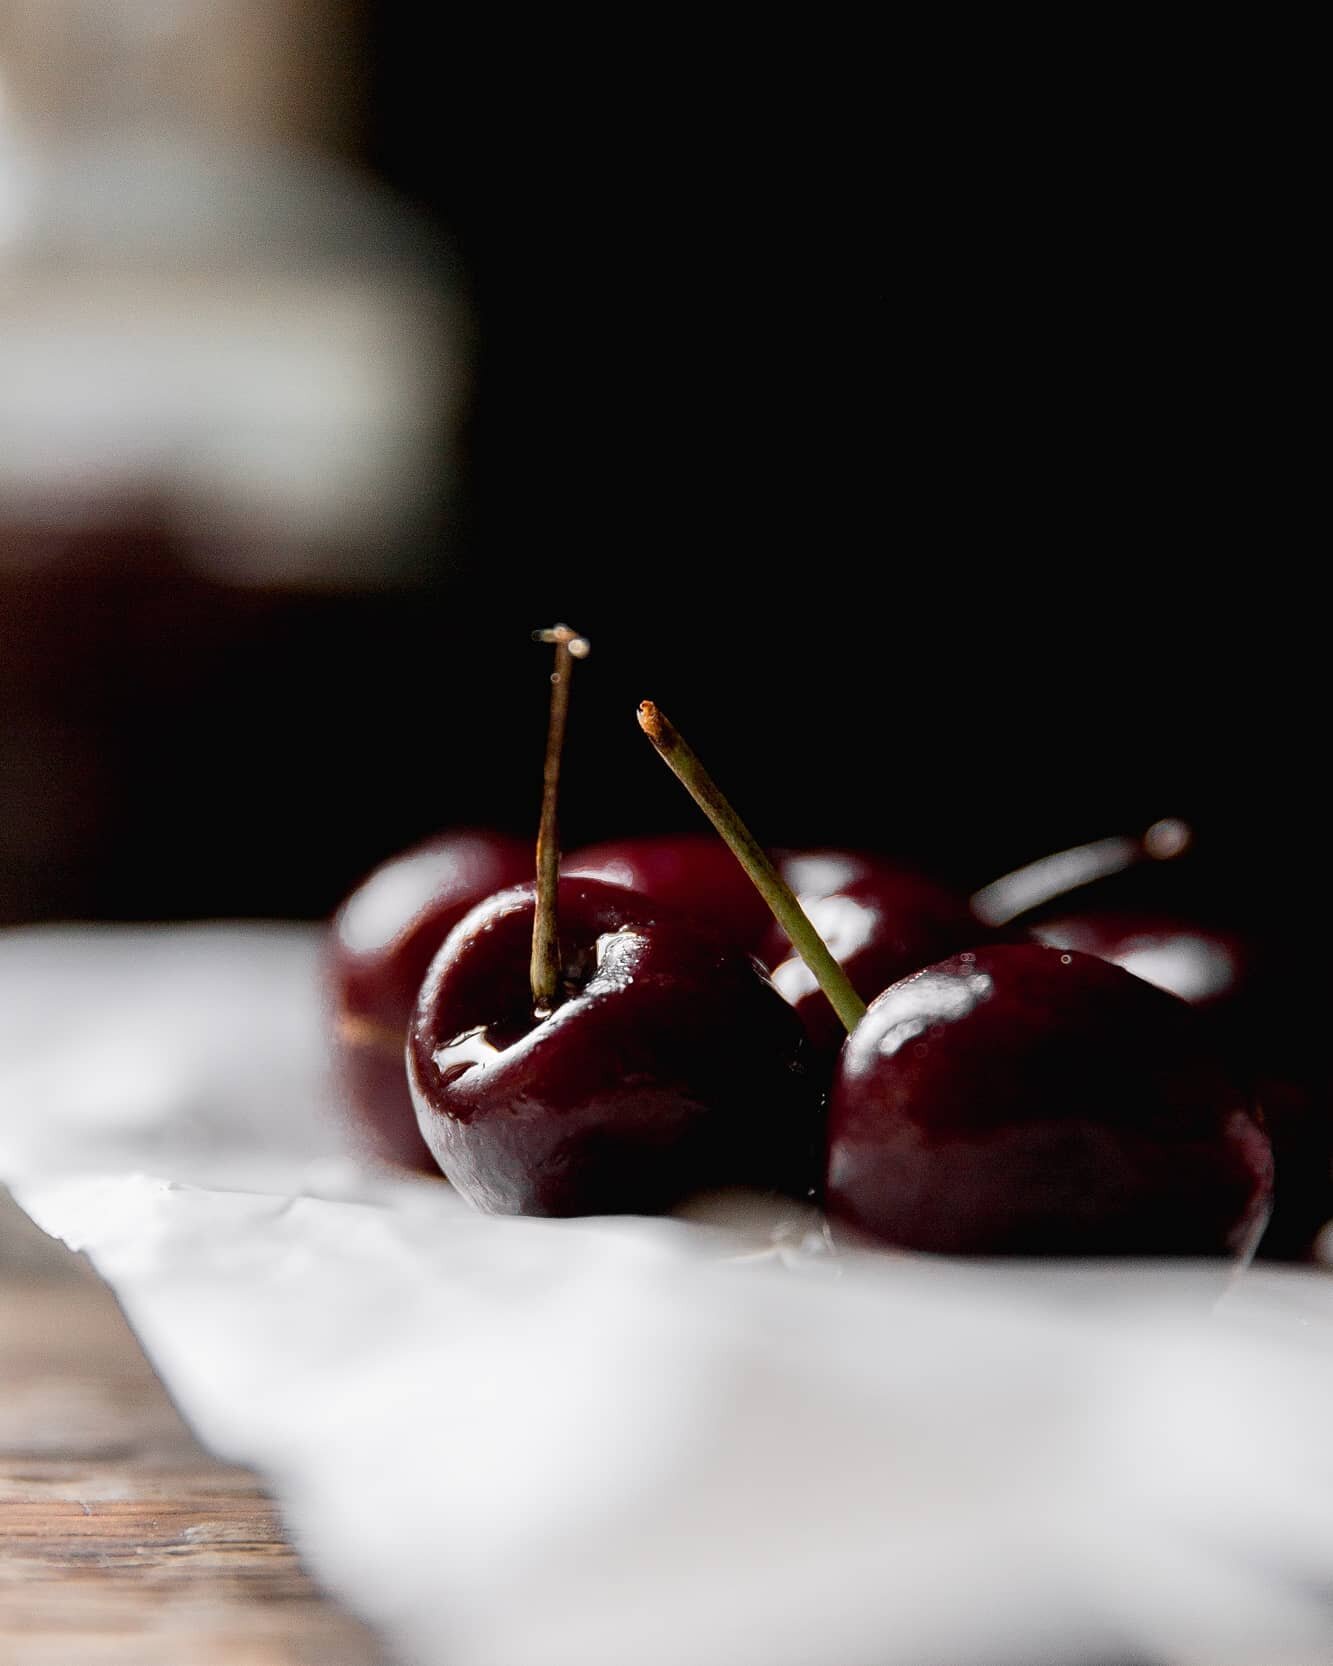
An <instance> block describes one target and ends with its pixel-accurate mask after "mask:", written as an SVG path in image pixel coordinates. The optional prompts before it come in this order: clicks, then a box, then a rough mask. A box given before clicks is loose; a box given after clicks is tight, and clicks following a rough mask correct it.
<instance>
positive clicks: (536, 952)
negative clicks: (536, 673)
mask: <svg viewBox="0 0 1333 1666" xmlns="http://www.w3.org/2000/svg"><path fill="white" fill-rule="evenodd" d="M533 640H534V641H536V642H550V643H554V645H555V669H554V670H553V671H552V672H551V721H550V724H549V726H548V728H547V731H546V760H545V763H544V765H543V767H542V813H541V821H540V822H539V824H538V827H537V906H536V913H535V915H534V916H533V922H532V961H531V968H530V978H531V983H532V1005H533V1010H534V1012H536V1013H537V1014H538V1015H539V1016H545V1015H546V1014H547V1013H549V1012H551V1011H552V1010H553V1009H554V1008H555V1007H556V1006H557V1005H558V1004H559V1000H560V985H561V978H560V922H559V919H558V916H557V912H556V893H557V890H558V888H559V883H560V834H559V829H558V826H557V820H556V808H557V798H558V794H559V788H560V755H561V753H562V752H563V750H564V744H565V725H566V723H567V722H568V720H569V685H570V680H571V673H572V672H573V669H574V661H575V660H576V659H587V657H588V653H589V650H590V648H591V644H590V643H589V641H588V639H587V637H585V636H580V635H579V633H578V632H577V631H576V630H571V629H570V627H569V626H568V625H553V626H552V627H551V629H550V630H544V631H534V632H533Z"/></svg>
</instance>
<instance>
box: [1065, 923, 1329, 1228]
mask: <svg viewBox="0 0 1333 1666" xmlns="http://www.w3.org/2000/svg"><path fill="white" fill-rule="evenodd" d="M1033 936H1034V937H1037V938H1038V939H1039V940H1040V941H1042V942H1044V943H1049V944H1053V945H1054V946H1055V947H1057V948H1064V949H1077V950H1081V951H1083V952H1085V953H1088V954H1095V955H1097V956H1099V957H1100V958H1101V959H1103V960H1109V961H1113V962H1114V963H1115V964H1116V965H1117V966H1123V967H1124V968H1125V970H1126V971H1128V972H1134V973H1135V974H1137V976H1139V977H1141V978H1146V979H1147V980H1148V982H1149V983H1155V984H1156V985H1157V986H1158V987H1159V988H1161V989H1168V990H1170V991H1171V993H1172V994H1174V995H1178V996H1180V998H1181V999H1182V1000H1185V1001H1188V1002H1189V1003H1190V1005H1191V1006H1194V1007H1197V1008H1199V1010H1200V1011H1201V1012H1202V1013H1203V1014H1204V1015H1205V1016H1206V1017H1207V1018H1208V1019H1209V1021H1210V1022H1211V1023H1212V1026H1213V1036H1214V1041H1215V1043H1216V1045H1217V1048H1218V1050H1219V1051H1220V1052H1222V1053H1223V1054H1224V1055H1225V1056H1226V1057H1227V1058H1228V1059H1229V1060H1230V1061H1231V1064H1232V1067H1233V1069H1234V1072H1235V1074H1236V1075H1237V1076H1238V1077H1239V1079H1241V1080H1243V1081H1247V1082H1249V1083H1251V1084H1252V1088H1253V1094H1254V1098H1255V1100H1256V1102H1257V1103H1258V1106H1259V1109H1260V1112H1261V1114H1262V1116H1263V1119H1264V1123H1265V1125H1266V1127H1267V1130H1268V1136H1269V1139H1270V1140H1271V1142H1272V1146H1273V1169H1274V1185H1273V1213H1272V1218H1271V1219H1270V1221H1269V1223H1268V1229H1267V1231H1266V1232H1265V1233H1264V1236H1263V1239H1262V1241H1261V1243H1260V1246H1259V1253H1260V1254H1261V1255H1263V1256H1267V1257H1273V1258H1278V1259H1284V1260H1286V1259H1299V1258H1300V1257H1302V1256H1304V1255H1306V1254H1307V1253H1308V1251H1309V1249H1310V1246H1311V1244H1312V1243H1313V1241H1314V1239H1315V1237H1316V1236H1317V1234H1318V1233H1319V1231H1320V1229H1321V1228H1322V1227H1323V1226H1324V1225H1325V1223H1326V1222H1327V1221H1328V1220H1329V1219H1330V1218H1333V1092H1330V1083H1329V1071H1328V1065H1327V1062H1326V1059H1325V1058H1324V1055H1323V1053H1322V1050H1321V1049H1320V1047H1319V1046H1318V1045H1317V1044H1316V1045H1314V1046H1312V1045H1311V1038H1312V1037H1313V1036H1315V1035H1317V1034H1319V1033H1320V1031H1321V1027H1322V1025H1321V1020H1322V1013H1323V1012H1324V1011H1325V1010H1326V1002H1327V994H1326V991H1327V982H1328V980H1327V977H1326V976H1325V975H1323V974H1322V973H1320V972H1318V971H1317V970H1316V969H1315V967H1314V966H1312V965H1311V964H1310V960H1309V957H1308V956H1306V955H1302V953H1301V952H1300V949H1299V947H1298V946H1297V945H1296V944H1292V943H1287V944H1283V945H1280V946H1279V945H1277V944H1265V943H1260V942H1259V941H1256V940H1255V939H1253V938H1251V937H1247V936H1242V935H1241V934H1240V933H1238V932H1234V931H1226V930H1222V929H1220V928H1218V927H1216V926H1212V925H1205V924H1202V923H1199V922H1196V921H1191V920H1187V919H1178V918H1172V917H1170V916H1167V915H1149V914H1137V915H1130V914H1110V913H1095V914H1078V915H1069V916H1067V917H1065V918H1062V919H1058V920H1049V921H1044V922H1042V923H1041V924H1039V925H1037V926H1034V927H1033Z"/></svg>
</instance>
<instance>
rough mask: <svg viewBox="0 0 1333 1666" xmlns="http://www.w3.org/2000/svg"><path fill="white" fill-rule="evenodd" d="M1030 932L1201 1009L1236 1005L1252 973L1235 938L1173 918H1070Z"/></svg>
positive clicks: (1100, 915) (1242, 946) (1241, 944)
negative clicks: (1232, 1002)
mask: <svg viewBox="0 0 1333 1666" xmlns="http://www.w3.org/2000/svg"><path fill="white" fill-rule="evenodd" d="M1031 929H1032V935H1033V936H1034V937H1035V938H1036V939H1037V941H1038V942H1039V943H1047V944H1049V945H1051V947H1053V948H1057V949H1075V950H1077V951H1078V952H1079V953H1080V954H1091V955H1096V956H1097V958H1098V959H1099V960H1109V961H1111V962H1113V963H1114V964H1115V965H1116V966H1123V967H1124V969H1125V970H1126V971H1127V972H1133V973H1134V975H1135V976H1136V977H1140V978H1145V979H1146V980H1147V981H1148V982H1149V983H1153V984H1156V985H1157V987H1158V988H1159V989H1166V990H1169V991H1170V993H1171V994H1172V995H1178V996H1179V997H1180V999H1181V1000H1182V1001H1188V1002H1189V1004H1190V1005H1191V1006H1196V1007H1210V1006H1214V1005H1216V1004H1218V1003H1221V1002H1225V1001H1229V1000H1232V999H1233V998H1234V997H1235V996H1236V995H1237V994H1238V993H1239V992H1240V990H1241V988H1242V986H1243V984H1244V983H1245V981H1246V977H1247V974H1248V970H1249V967H1248V962H1249V953H1248V950H1247V947H1246V945H1245V944H1244V942H1243V941H1242V940H1241V938H1240V937H1239V936H1238V935H1237V934H1236V933H1234V932H1228V931H1223V930H1220V929H1218V928H1216V927H1213V926H1206V925H1203V924H1202V923H1200V922H1195V921H1190V920H1186V919H1174V918H1171V917H1170V916H1168V915H1162V914H1119V913H1116V914H1110V913H1096V914H1092V913H1089V914H1068V915H1064V916H1062V917H1061V918H1059V919H1055V920H1043V921H1042V922H1041V923H1040V924H1038V925H1035V926H1033V927H1032V928H1031Z"/></svg>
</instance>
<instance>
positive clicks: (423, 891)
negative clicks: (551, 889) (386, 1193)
mask: <svg viewBox="0 0 1333 1666" xmlns="http://www.w3.org/2000/svg"><path fill="white" fill-rule="evenodd" d="M531 872H532V849H531V847H530V846H528V845H524V844H521V843H520V842H519V841H518V840H517V839H510V838H506V837H504V836H503V835H501V834H498V833H482V832H475V831H458V832H454V833H445V834H441V835H440V836H439V837H437V838H434V839H428V840H427V841H426V842H425V843H423V844H419V845H416V846H414V847H413V848H412V849H411V850H407V851H404V852H403V853H402V854H401V855H398V856H394V857H391V858H390V859H389V860H388V861H387V862H385V863H383V864H381V866H380V867H378V868H376V869H375V871H374V872H373V873H372V874H370V875H369V877H368V878H366V879H365V880H363V881H362V883H361V884H360V885H358V886H357V888H356V890H354V891H353V892H352V893H351V895H350V896H349V897H348V898H347V900H346V901H345V902H344V903H343V905H342V907H341V908H340V909H339V910H338V913H337V915H336V916H335V918H334V921H333V928H332V931H331V934H330V940H329V947H328V952H327V961H326V975H327V980H328V984H329V988H330V991H331V995H332V1001H333V1009H334V1049H335V1055H336V1059H337V1064H338V1069H339V1074H340V1076H341V1079H342V1087H343V1099H344V1101H345V1105H346V1109H347V1112H348V1115H349V1118H350V1119H351V1121H352V1123H353V1126H354V1128H355V1130H356V1133H357V1135H358V1137H359V1138H360V1140H361V1141H362V1143H363V1144H365V1145H366V1146H367V1147H368V1149H369V1150H370V1152H371V1153H372V1154H373V1155H374V1156H376V1157H378V1158H380V1159H381V1160H382V1161H386V1162H391V1163H398V1164H402V1165H403V1166H405V1167H407V1168H414V1169H423V1170H425V1171H426V1172H428V1173H431V1174H434V1173H436V1172H437V1170H436V1165H435V1162H434V1160H433V1159H432V1157H431V1155H430V1152H429V1151H428V1150H427V1148H426V1145H425V1143H424V1141H423V1140H422V1138H421V1135H420V1133H419V1132H418V1131H417V1121H416V1114H415V1112H414V1111H413V1108H412V1097H411V1095H410V1093H409V1092H408V1088H407V1076H406V1072H405V1070H404V1068H403V1049H404V1047H405V1045H406V1042H407V1025H408V1020H409V1019H410V1017H411V1015H412V1009H413V1007H414V1006H415V1004H416V998H417V991H418V990H419V989H420V988H421V980H422V978H423V977H424V976H425V975H426V968H427V967H428V966H429V965H430V963H431V960H432V959H433V958H434V956H435V952H436V950H437V949H438V948H439V947H440V944H441V943H443V942H444V940H445V938H446V937H447V936H448V935H449V933H450V931H451V930H452V929H453V927H454V926H455V925H457V923H458V921H459V920H461V919H462V917H463V915H464V914H466V913H467V911H468V910H469V909H470V908H472V907H473V906H474V905H475V904H476V903H478V902H479V901H481V899H482V898H483V897H486V896H489V895H490V893H491V892H493V891H498V890H501V889H502V888H504V887H505V886H508V885H515V884H517V883H518V882H519V881H520V880H522V879H525V878H527V877H528V876H529V875H530V874H531Z"/></svg>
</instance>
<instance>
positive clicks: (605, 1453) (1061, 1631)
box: [0, 926, 1333, 1666]
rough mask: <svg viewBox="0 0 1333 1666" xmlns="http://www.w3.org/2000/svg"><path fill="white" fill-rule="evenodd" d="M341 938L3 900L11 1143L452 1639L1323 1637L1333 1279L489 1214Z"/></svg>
mask: <svg viewBox="0 0 1333 1666" xmlns="http://www.w3.org/2000/svg"><path fill="white" fill-rule="evenodd" d="M317 944H318V939H317V935H316V934H315V933H313V932H311V931H308V930H306V929H304V928H293V927H239V926H237V927H223V926H208V927H196V928H177V929H156V930H154V929H135V930H129V929H126V930H59V929H52V930H43V931H29V932H11V933H9V934H6V935H0V1175H3V1176H4V1177H5V1178H7V1179H8V1180H9V1182H10V1184H11V1186H12V1189H13V1190H14V1193H15V1195H16V1196H17V1197H18V1199H19V1201H20V1203H21V1204H22V1205H23V1206H24V1207H25V1208H26V1209H27V1210H28V1211H29V1212H30V1213H31V1214H32V1216H33V1217H34V1219H36V1220H37V1221H38V1222H39V1224H41V1225H42V1226H44V1227H45V1228H46V1229H47V1230H48V1231H50V1232H52V1233H54V1234H57V1235H59V1236H60V1237H62V1238H64V1239H65V1240H66V1241H67V1242H68V1243H70V1244H71V1245H72V1246H74V1247H76V1248H79V1249H85V1250H87V1251H88V1253H89V1254H90V1255H91V1256H92V1258H93V1260H94V1262H95V1263H96V1265H97V1266H98V1268H99V1270H100V1271H101V1272H102V1273H103V1275H104V1276H105V1277H106V1278H107V1279H108V1280H109V1281H110V1283H111V1284H112V1286H113V1287H114V1289H115V1290H116V1293H117V1295H118V1296H119V1298H120V1300H121V1302H122V1304H123V1306H124V1308H125V1310H126V1312H127V1314H128V1315H129V1318H130V1320H131V1322H132V1323H133V1324H134V1326H135V1327H136V1329H137V1331H138V1333H139V1335H140V1337H141V1338H142V1340H143V1343H144V1345H145V1347H146V1349H147V1350H148V1353H149V1355H150V1356H151V1358H152V1359H153V1361H154V1363H155V1364H156V1365H157V1367H158V1369H159V1370H160V1372H161V1373H162V1376H163V1378H164V1379H165V1381H166V1383H167V1385H168V1387H169V1388H170V1390H171V1392H172V1393H173V1395H174V1396H175V1397H176V1399H177V1402H178V1403H179V1405H180V1406H181V1408H182V1410H183V1411H184V1412H185V1414H186V1415H187V1416H188V1417H189V1418H190V1419H191V1421H192V1423H193V1424H194V1426H195V1428H196V1429H197V1430H198V1432H199V1434H200V1435H201V1437H202V1438H203V1439H204V1440H205V1441H206V1442H207V1443H208V1444H209V1445H211V1446H212V1447H213V1448H214V1449H215V1450H216V1451H218V1452H219V1453H220V1454H222V1455H224V1456H226V1457H228V1458H234V1459H238V1460H241V1461H244V1462H246V1463H250V1464H253V1465H256V1466H257V1467H259V1468H260V1469H261V1470H263V1471H264V1472H265V1474H266V1475H267V1476H268V1477H269V1479H270V1481H271V1483H272V1485H273V1487H274V1488H275V1490H276V1492H277V1494H278V1496H279V1498H280V1500H281V1502H282V1505H283V1508H284V1511H285V1513H286V1516H287V1519H288V1521H289V1522H290V1523H291V1525H292V1528H293V1532H294V1535H295V1537H296V1539H297V1542H298V1544H299V1545H300V1547H301V1549H302V1551H303V1553H304V1554H305V1556H306V1557H307V1559H308V1561H309V1563H310V1565H311V1567H312V1568H313V1570H314V1571H315V1573H316V1574H317V1575H318V1576H320V1577H321V1578H322V1579H323V1580H324V1581H325V1583H326V1584H327V1585H328V1586H329V1587H330V1588H332V1589H333V1590H334V1591H335V1592H336V1593H337V1594H339V1595H340V1596H341V1597H343V1598H344V1599H345V1600H346V1601H347V1602H348V1603H349V1604H351V1605H352V1606H353V1607H354V1608H356V1609H357V1610H358V1611H360V1612H361V1613H362V1614H363V1615H365V1616H366V1617H367V1618H369V1619H370V1620H371V1621H373V1622H374V1623H376V1624H377V1625H379V1626H380V1627H381V1628H382V1630H383V1632H384V1634H385V1636H386V1637H387V1638H388V1639H389V1641H390V1644H391V1647H392V1648H394V1649H395V1650H396V1651H397V1654H398V1656H399V1657H400V1658H401V1660H402V1661H404V1662H408V1663H412V1666H436V1663H438V1666H683V1663H685V1662H690V1663H695V1666H1043V1663H1049V1666H1078V1663H1079V1662H1086V1663H1087V1666H1128V1663H1130V1662H1133V1663H1136V1666H1148V1663H1153V1666H1155V1663H1158V1662H1162V1663H1169V1666H1327V1663H1329V1662H1333V1417H1330V1415H1329V1407H1330V1406H1333V1278H1330V1277H1329V1275H1328V1274H1326V1273H1323V1272H1320V1271H1315V1270H1292V1269H1271V1268H1270V1269H1262V1268H1261V1269H1258V1270H1254V1269H1252V1270H1250V1271H1248V1272H1246V1273H1244V1274H1243V1275H1241V1276H1239V1277H1232V1276H1230V1275H1229V1273H1228V1272H1227V1270H1226V1269H1224V1268H1221V1267H1218V1266H1213V1265H1197V1266H1188V1265H1186V1266H1181V1265H1168V1264H1149V1263H1143V1264H1138V1265H1131V1266H1106V1265H1102V1264H1086V1265H1069V1264H1040V1265H1022V1266H1014V1265H994V1264H959V1263H953V1262H945V1261H935V1260H929V1259H924V1258H914V1257H905V1256H893V1255H888V1254H876V1253H873V1252H849V1251H846V1250H844V1251H842V1252H838V1251H837V1250H835V1249H834V1248H833V1246H832V1245H831V1244H830V1241H829V1239H828V1238H827V1236H826V1235H825V1234H824V1233H823V1232H822V1231H821V1230H820V1229H819V1223H818V1222H817V1221H816V1220H815V1219H814V1218H813V1217H811V1216H807V1215H805V1214H803V1213H802V1212H801V1211H797V1210H795V1209H789V1210H783V1209H776V1208H770V1207H768V1206H766V1205H763V1204H760V1203H757V1202H745V1201H744V1200H729V1201H728V1200H723V1201H721V1202H718V1203H716V1204H715V1205H714V1206H712V1207H711V1208H710V1209H707V1210H703V1209H701V1210H699V1211H697V1212H696V1218H693V1219H690V1220H673V1221H645V1220H635V1219H625V1220H584V1221H564V1222H555V1221H526V1220H492V1219H487V1218H484V1217H481V1216H479V1215H476V1214H474V1213H473V1212H472V1211H470V1210H469V1209H468V1208H467V1207H466V1206H465V1205H463V1204H462V1203H461V1202H460V1201H459V1200H458V1199H457V1198H456V1197H454V1196H453V1195H452V1194H451V1193H450V1192H449V1190H448V1188H447V1187H445V1186H443V1185H437V1184H433V1183H431V1182H427V1181H413V1180H394V1179H391V1178H387V1177H385V1176H383V1175H379V1174H370V1173H367V1172H365V1171H363V1170H360V1169H359V1168H358V1167H357V1166H356V1164H355V1162H354V1161H353V1159H352V1158H350V1157H349V1156H348V1155H347V1154H346V1153H345V1152H344V1150H343V1147H342V1144H341V1138H340V1134H339V1129H338V1125H337V1122H336V1119H335V1118H334V1117H333V1115H332V1111H331V1100H330V1089H329V1085H328V1083H327V1081H326V1079H325V1075H324V1064H323V1050H322V1038H321V1013H320V1002H319V993H318V979H317V970H316V967H317Z"/></svg>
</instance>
